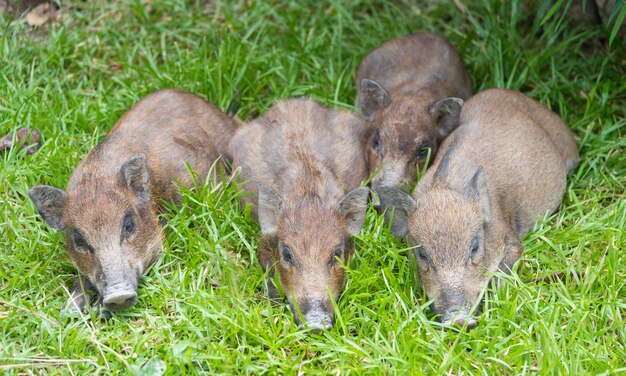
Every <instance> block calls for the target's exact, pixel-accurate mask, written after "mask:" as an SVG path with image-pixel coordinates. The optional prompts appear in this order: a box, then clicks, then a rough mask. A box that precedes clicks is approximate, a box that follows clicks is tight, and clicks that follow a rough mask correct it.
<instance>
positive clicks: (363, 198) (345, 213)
mask: <svg viewBox="0 0 626 376" xmlns="http://www.w3.org/2000/svg"><path fill="white" fill-rule="evenodd" d="M369 195H370V191H369V189H367V188H366V187H359V188H356V189H353V190H352V191H350V192H349V193H348V194H347V195H345V196H344V197H343V198H342V199H341V201H339V204H337V212H338V213H339V215H341V216H342V217H343V218H344V220H345V222H346V228H347V230H348V233H350V234H351V235H354V234H358V233H359V232H361V228H362V227H363V223H364V222H365V213H366V212H367V199H368V197H369Z"/></svg>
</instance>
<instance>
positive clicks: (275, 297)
mask: <svg viewBox="0 0 626 376" xmlns="http://www.w3.org/2000/svg"><path fill="white" fill-rule="evenodd" d="M266 282H267V289H266V290H265V296H266V297H267V299H269V300H270V301H271V302H272V303H273V304H280V303H281V301H282V299H281V298H280V294H279V293H278V289H277V288H276V285H275V284H274V281H273V280H272V279H271V278H268V279H267V280H266Z"/></svg>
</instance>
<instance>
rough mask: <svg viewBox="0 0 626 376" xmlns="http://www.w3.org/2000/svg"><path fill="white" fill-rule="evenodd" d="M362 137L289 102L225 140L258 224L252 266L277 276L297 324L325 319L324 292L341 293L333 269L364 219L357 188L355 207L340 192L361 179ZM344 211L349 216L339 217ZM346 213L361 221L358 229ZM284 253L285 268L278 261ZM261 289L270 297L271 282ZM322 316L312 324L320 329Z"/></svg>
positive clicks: (352, 125)
mask: <svg viewBox="0 0 626 376" xmlns="http://www.w3.org/2000/svg"><path fill="white" fill-rule="evenodd" d="M366 131H367V130H366V127H364V125H363V124H362V121H361V120H360V119H359V118H358V117H356V116H354V115H352V114H350V113H348V112H346V111H340V110H334V109H329V108H325V107H323V106H321V105H319V104H317V103H315V102H313V101H311V100H306V99H291V100H286V101H282V102H279V103H277V104H276V105H274V106H273V107H272V108H270V109H269V110H268V112H267V113H266V115H265V116H264V117H263V118H261V119H257V120H256V121H253V122H252V123H250V124H249V125H248V126H247V127H243V128H241V129H240V130H239V131H238V132H237V134H236V135H235V136H234V137H233V140H232V141H231V144H230V148H231V151H232V153H233V155H234V166H237V167H239V168H241V179H242V180H243V181H246V184H245V188H246V190H247V191H250V192H253V193H254V195H253V196H249V197H247V198H246V199H245V202H247V203H249V204H250V205H251V207H252V212H253V215H254V216H255V217H257V218H258V219H259V222H260V224H261V230H262V233H263V239H262V240H261V242H260V246H259V261H260V263H261V265H262V266H263V267H264V268H265V269H266V270H269V272H270V276H273V275H274V273H277V274H278V278H279V280H280V285H281V286H282V289H283V290H284V291H285V293H286V295H287V298H288V299H289V301H290V303H291V304H292V308H293V310H294V315H295V318H296V321H297V322H299V323H300V322H301V321H300V315H299V313H298V310H300V312H301V313H302V315H303V316H304V317H305V319H306V316H307V314H308V312H309V311H310V310H317V311H318V312H319V311H320V310H322V311H324V312H325V314H326V315H327V316H326V318H330V321H332V313H333V311H332V304H331V301H330V299H329V297H328V291H330V294H331V296H332V297H333V298H336V297H337V296H338V295H339V294H340V292H341V289H342V288H343V284H344V271H343V269H342V267H341V265H340V263H346V262H347V261H348V258H349V256H350V255H351V253H352V246H351V242H350V239H349V237H348V235H350V234H351V233H356V232H358V228H360V226H361V225H362V219H363V218H362V217H363V216H364V215H365V205H366V203H367V190H366V189H365V188H361V189H360V191H359V192H361V193H363V190H365V194H364V196H363V195H360V196H359V198H360V200H358V201H359V203H358V204H357V205H356V206H355V205H353V204H354V203H353V202H352V203H351V201H350V199H346V197H354V195H351V194H348V195H347V196H346V194H347V193H348V192H349V191H351V190H354V189H355V188H357V187H359V185H360V184H361V182H362V181H363V180H364V179H365V178H366V177H367V166H366V161H365V158H364V155H363V150H362V148H361V143H362V140H363V138H364V137H365V132H366ZM353 192H354V191H353ZM344 196H345V197H344ZM342 198H343V199H342ZM257 201H258V204H257ZM346 208H347V209H346ZM350 209H354V212H352V213H348V214H346V211H345V210H350ZM351 215H352V216H357V217H361V218H360V224H358V223H357V224H356V225H355V224H354V223H355V222H354V221H353V220H352V219H353V217H351ZM356 222H358V220H357V221H356ZM286 247H287V248H288V250H290V251H291V252H288V253H290V254H292V256H293V263H290V262H286V261H285V260H284V257H283V254H282V252H283V251H284V250H285V248H286ZM335 251H337V252H338V254H339V256H340V257H339V258H340V262H337V260H336V259H335V257H334V255H335V253H334V252H335ZM269 287H270V291H269V293H270V296H272V297H273V298H276V297H277V291H276V290H275V288H274V286H273V285H272V282H271V281H270V286H269ZM314 305H317V306H316V307H312V306H314ZM326 318H324V319H323V320H322V321H323V322H316V323H314V324H315V325H318V324H319V325H322V324H323V326H328V324H329V322H327V321H326ZM309 324H311V323H309ZM311 326H313V325H311ZM316 327H317V326H316Z"/></svg>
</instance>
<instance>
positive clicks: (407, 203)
mask: <svg viewBox="0 0 626 376" xmlns="http://www.w3.org/2000/svg"><path fill="white" fill-rule="evenodd" d="M376 194H377V195H378V198H379V199H380V204H381V207H382V209H383V210H385V219H386V220H387V221H390V220H391V232H393V234H394V235H395V236H396V237H397V238H404V237H405V236H406V235H407V234H408V233H409V216H410V215H411V214H413V212H415V209H416V208H417V204H416V202H415V199H414V198H413V197H411V196H410V195H409V194H407V193H406V192H404V191H401V190H399V189H398V188H393V187H381V188H378V189H376ZM392 217H393V218H392Z"/></svg>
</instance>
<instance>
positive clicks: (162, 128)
mask: <svg viewBox="0 0 626 376" xmlns="http://www.w3.org/2000/svg"><path fill="white" fill-rule="evenodd" d="M239 122H240V121H239V120H238V119H236V118H231V117H228V116H226V115H225V114H224V113H222V112H221V111H220V110H219V109H218V108H217V107H215V106H213V105H211V104H209V103H207V102H206V101H205V100H204V99H202V98H201V97H199V96H196V95H194V94H191V93H187V92H184V91H180V90H174V89H168V90H161V91H157V92H155V93H153V94H150V95H148V96H147V97H145V98H144V99H142V100H141V101H140V102H139V103H137V104H136V105H135V106H134V107H133V108H132V109H130V110H129V111H128V112H127V113H126V114H125V115H124V116H123V117H122V118H121V119H120V120H119V121H118V122H117V123H116V124H115V126H114V127H113V129H112V130H111V132H110V133H109V135H108V136H107V137H106V138H105V139H104V141H103V142H102V143H101V144H99V145H98V146H96V147H95V148H94V149H93V150H92V151H91V152H89V154H87V156H86V157H85V158H84V159H83V160H82V162H81V163H80V164H79V165H78V167H76V169H75V170H74V173H73V174H72V177H71V178H70V180H69V183H68V184H67V188H66V190H65V191H63V190H60V189H58V188H54V187H51V186H46V185H41V186H36V187H33V188H32V189H30V191H29V192H28V194H29V196H30V198H31V200H32V201H33V202H34V203H35V205H36V206H37V210H38V211H39V213H40V214H41V216H42V217H43V219H44V220H45V222H46V223H47V224H48V225H50V226H51V227H52V228H54V229H55V230H64V232H65V238H66V253H67V254H68V256H69V257H70V259H71V260H72V262H73V263H74V265H76V267H77V268H78V271H79V272H80V275H81V277H80V278H79V279H78V280H77V282H76V284H75V287H74V291H73V292H72V296H71V298H70V300H69V301H68V304H67V305H66V307H65V308H64V309H63V311H62V312H61V313H62V314H70V313H73V312H76V311H82V312H86V310H87V308H88V306H89V304H90V300H91V296H92V293H93V292H96V293H97V294H98V300H97V302H96V303H95V306H94V308H98V309H99V308H101V305H103V306H104V310H100V309H99V310H100V311H101V312H100V313H101V314H102V315H103V316H108V315H109V311H120V310H124V309H127V308H130V307H132V306H133V305H134V304H135V302H136V300H137V286H138V284H139V279H140V276H141V275H142V274H143V273H144V272H146V271H147V269H148V268H149V267H150V266H151V265H152V264H153V263H154V261H155V260H156V258H157V256H158V255H159V253H160V252H161V250H162V248H163V239H162V227H161V224H160V222H159V220H158V218H157V215H158V212H159V210H160V209H162V207H161V203H162V202H161V200H165V201H177V200H178V199H179V197H178V193H177V185H176V182H177V181H178V182H180V183H181V184H183V185H186V186H190V185H192V184H193V182H194V178H193V177H192V176H191V174H190V173H189V170H188V167H187V165H188V166H189V168H191V169H192V170H193V171H195V172H196V173H197V174H198V176H199V177H200V178H201V179H204V177H206V176H207V175H208V174H209V172H210V171H215V170H212V168H213V166H214V165H215V167H217V169H219V168H225V167H226V166H225V165H224V164H223V161H222V159H221V158H220V157H221V156H222V158H224V156H227V145H228V142H229V141H230V137H231V136H232V135H233V134H234V132H235V130H236V128H237V127H238V124H239ZM203 181H204V180H203Z"/></svg>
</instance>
